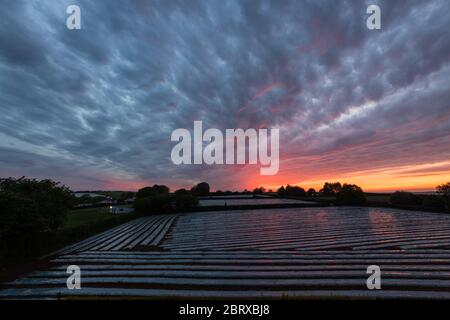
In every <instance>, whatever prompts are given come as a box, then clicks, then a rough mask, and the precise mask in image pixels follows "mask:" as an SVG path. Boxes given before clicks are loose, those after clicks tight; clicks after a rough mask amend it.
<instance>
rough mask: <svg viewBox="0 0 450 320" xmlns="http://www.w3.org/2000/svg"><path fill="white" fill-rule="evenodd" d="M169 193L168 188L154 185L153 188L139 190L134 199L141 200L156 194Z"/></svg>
mask: <svg viewBox="0 0 450 320" xmlns="http://www.w3.org/2000/svg"><path fill="white" fill-rule="evenodd" d="M169 191H170V189H169V187H167V186H164V185H157V184H155V185H153V187H144V188H142V189H139V190H138V192H137V194H136V198H137V199H141V198H147V197H150V196H154V195H157V194H169Z"/></svg>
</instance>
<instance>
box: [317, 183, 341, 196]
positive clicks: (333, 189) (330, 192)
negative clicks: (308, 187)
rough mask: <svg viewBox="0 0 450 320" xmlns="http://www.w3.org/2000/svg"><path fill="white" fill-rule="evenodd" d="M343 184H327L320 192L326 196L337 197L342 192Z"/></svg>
mask: <svg viewBox="0 0 450 320" xmlns="http://www.w3.org/2000/svg"><path fill="white" fill-rule="evenodd" d="M341 188H342V186H341V183H340V182H331V183H330V182H325V184H324V185H323V188H322V189H321V190H320V193H322V194H323V195H324V196H335V195H336V194H338V193H339V191H341Z"/></svg>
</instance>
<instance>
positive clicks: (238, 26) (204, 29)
mask: <svg viewBox="0 0 450 320" xmlns="http://www.w3.org/2000/svg"><path fill="white" fill-rule="evenodd" d="M72 4H76V5H78V6H79V7H80V8H81V30H68V29H67V27H66V19H67V16H68V15H67V14H66V8H67V6H68V5H72ZM370 4H377V5H379V6H380V8H381V30H369V29H368V28H367V27H366V19H367V17H368V16H369V15H368V14H367V13H366V8H367V6H368V5H370ZM449 12H450V1H448V0H435V1H416V0H408V1H402V0H396V1H377V0H370V1H363V0H355V1H344V0H339V1H336V0H327V1H321V0H314V1H299V0H293V1H287V0H286V1H285V0H278V1H263V0H261V1H259V0H258V1H257V0H240V1H232V0H225V1H224V0H208V1H206V0H203V1H196V0H189V1H184V0H183V1H181V0H180V1H175V0H165V1H144V0H139V1H138V0H136V1H118V0H96V1H76V0H70V1H65V0H52V1H50V0H47V1H46V0H40V1H36V0H4V1H2V9H1V10H0V112H1V115H0V177H10V176H12V177H21V176H27V177H33V178H38V179H42V178H51V179H54V180H57V181H60V182H61V183H63V184H65V185H67V186H69V187H71V188H72V189H73V190H99V189H103V190H136V189H138V188H140V187H143V186H146V185H153V184H155V183H156V184H166V185H168V186H170V187H171V188H172V189H177V188H182V187H184V188H186V187H191V186H192V185H194V184H195V183H198V182H201V181H207V182H209V183H210V185H211V187H212V189H213V190H217V189H220V190H242V189H244V188H247V189H252V188H255V187H258V186H264V187H266V188H277V187H278V186H280V185H285V184H291V185H301V186H303V187H305V188H309V187H315V188H320V186H321V185H322V184H323V183H324V182H325V181H338V180H339V181H341V182H348V183H355V184H358V185H360V186H361V187H362V188H363V189H364V190H366V191H392V190H414V191H425V190H433V189H434V187H435V186H436V185H438V184H441V183H445V182H447V181H450V90H449V88H450V14H448V13H449ZM195 120H202V121H203V127H204V128H218V129H220V130H225V129H226V128H244V129H247V128H256V129H258V128H279V130H280V168H279V172H278V174H277V175H273V176H261V175H260V166H259V165H205V164H203V165H179V166H177V165H175V164H173V163H172V161H171V158H170V154H171V150H172V148H173V146H174V144H175V143H174V142H172V141H171V140H170V137H171V133H172V131H173V130H175V129H177V128H186V129H190V130H192V128H193V122H194V121H195Z"/></svg>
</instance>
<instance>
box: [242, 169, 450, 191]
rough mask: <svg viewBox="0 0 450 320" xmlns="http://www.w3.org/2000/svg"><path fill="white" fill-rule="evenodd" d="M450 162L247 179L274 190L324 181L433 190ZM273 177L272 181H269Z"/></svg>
mask: <svg viewBox="0 0 450 320" xmlns="http://www.w3.org/2000/svg"><path fill="white" fill-rule="evenodd" d="M447 165H450V162H440V163H434V164H424V165H411V166H401V167H395V168H388V169H375V170H368V171H361V172H354V173H349V174H341V175H333V176H324V177H317V178H316V177H311V178H304V179H302V180H301V181H299V180H298V178H296V177H295V175H293V174H291V175H287V176H285V177H283V178H282V179H279V178H280V177H276V178H275V179H274V178H273V177H271V178H270V176H265V177H264V176H256V175H254V176H253V179H250V180H248V184H247V186H246V188H247V189H252V188H256V187H260V186H262V187H264V188H266V189H272V190H273V191H275V190H277V189H278V188H279V187H280V186H282V185H287V184H290V185H293V186H294V185H296V186H301V187H303V188H304V189H306V190H307V189H309V188H314V189H315V190H316V191H319V190H320V189H321V188H322V186H323V184H324V183H325V182H338V181H339V182H341V183H350V184H356V185H358V186H360V187H361V188H362V189H363V190H364V191H367V192H392V191H397V190H405V191H434V190H435V188H436V186H438V185H440V184H443V183H446V182H448V181H450V171H448V170H442V167H443V166H447ZM271 179H272V181H271Z"/></svg>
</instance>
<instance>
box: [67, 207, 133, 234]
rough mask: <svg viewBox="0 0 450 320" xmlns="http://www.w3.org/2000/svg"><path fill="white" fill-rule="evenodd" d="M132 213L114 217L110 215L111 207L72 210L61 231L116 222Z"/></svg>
mask: <svg viewBox="0 0 450 320" xmlns="http://www.w3.org/2000/svg"><path fill="white" fill-rule="evenodd" d="M131 214H132V213H123V214H120V215H113V214H111V213H109V207H102V208H88V209H77V210H72V211H70V212H69V213H68V214H67V219H66V221H65V222H64V224H63V225H62V226H61V227H60V229H61V230H67V229H73V228H77V227H80V226H84V225H93V224H102V223H104V222H108V221H109V220H111V221H113V220H116V219H117V217H119V216H120V217H125V216H126V215H131Z"/></svg>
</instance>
